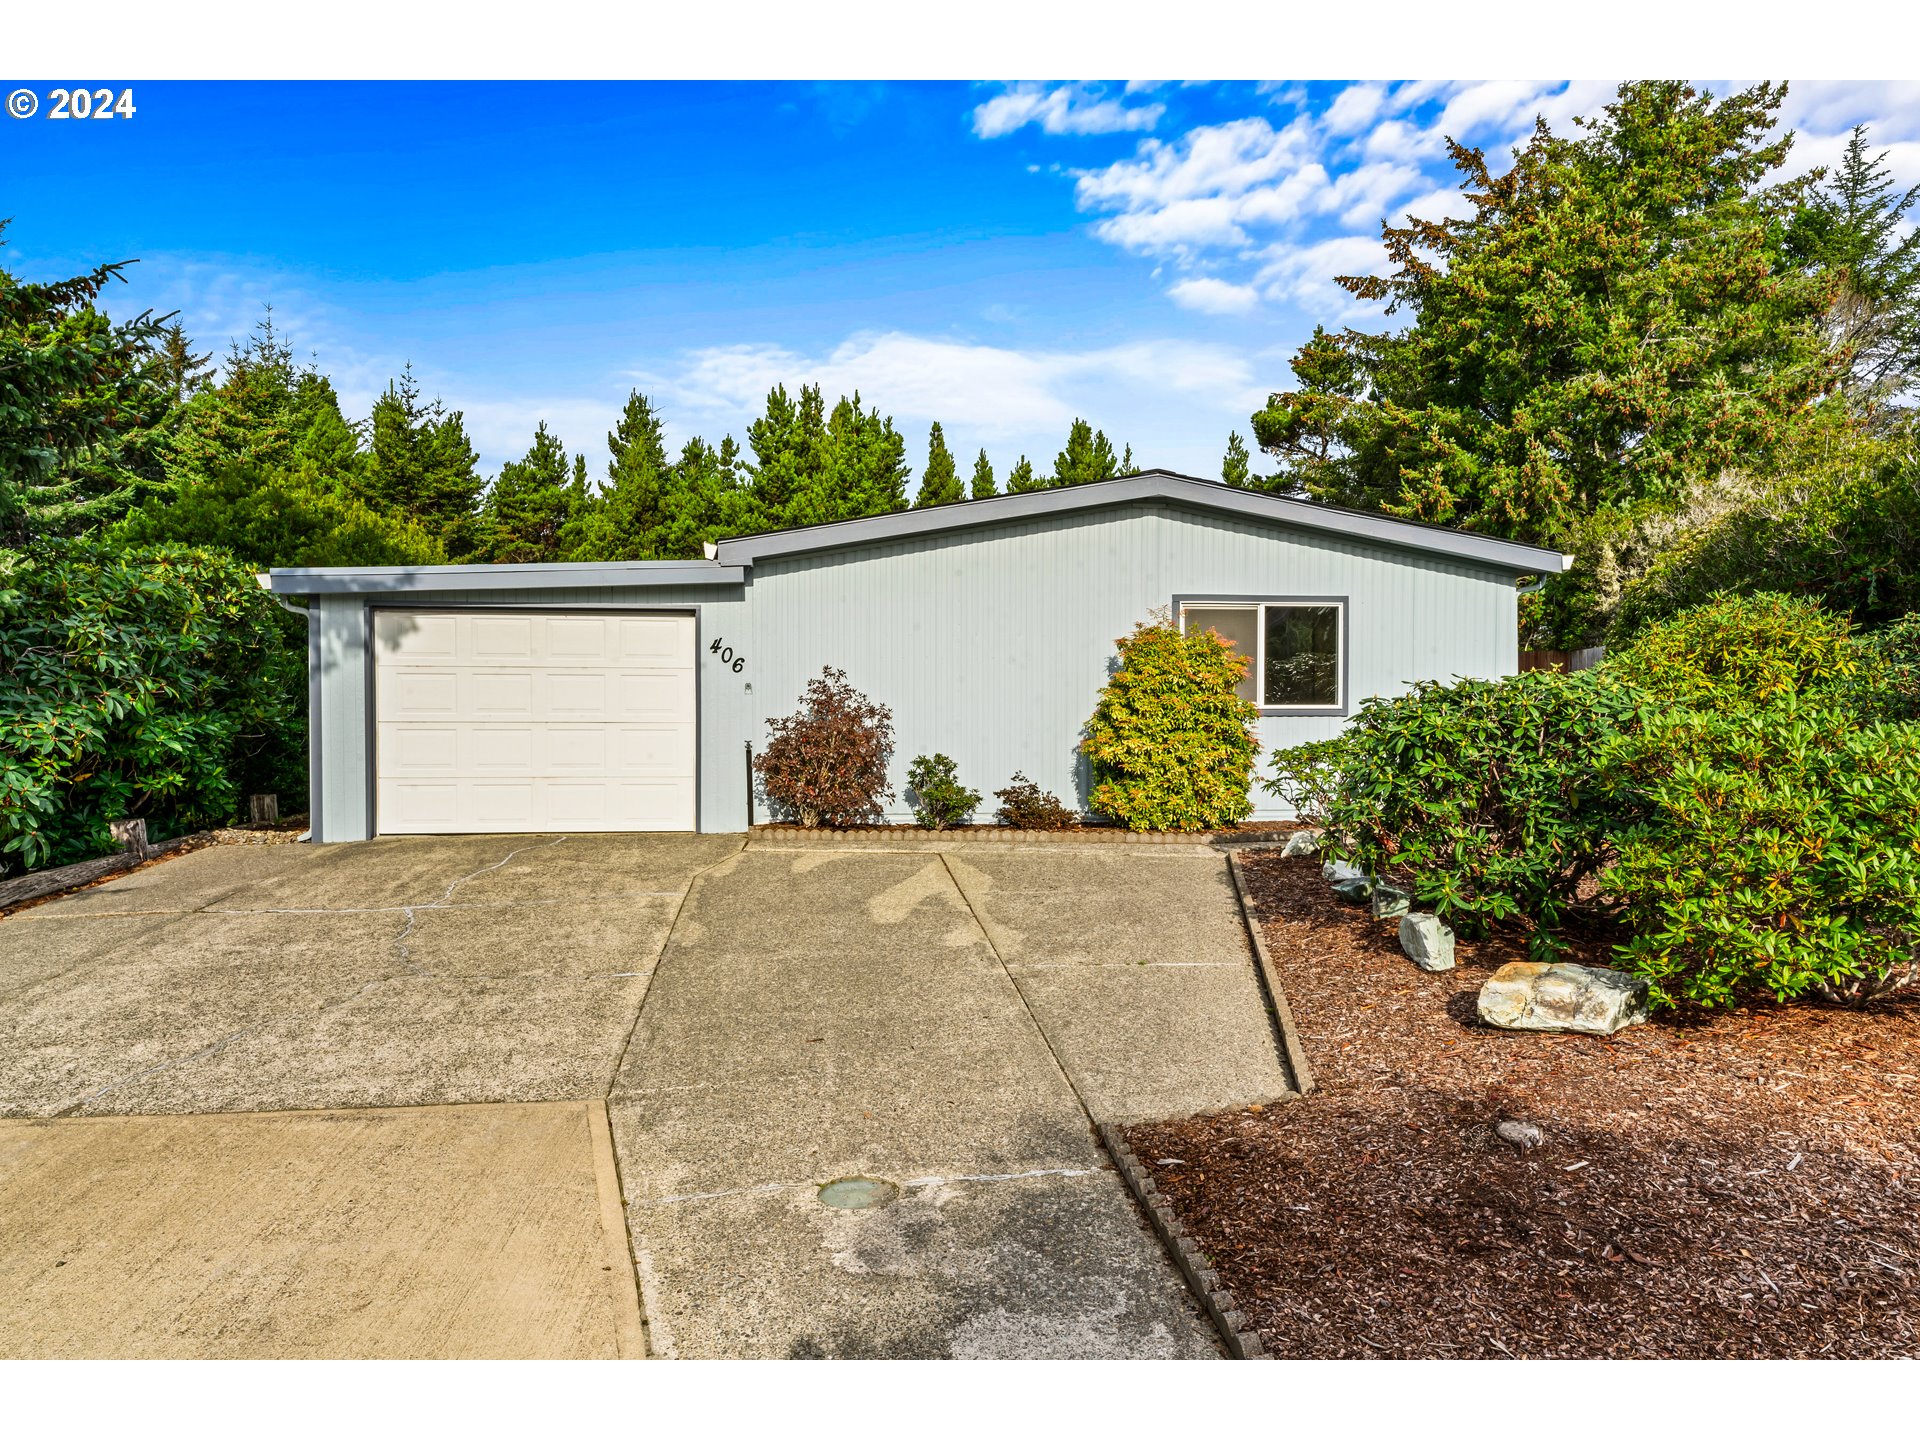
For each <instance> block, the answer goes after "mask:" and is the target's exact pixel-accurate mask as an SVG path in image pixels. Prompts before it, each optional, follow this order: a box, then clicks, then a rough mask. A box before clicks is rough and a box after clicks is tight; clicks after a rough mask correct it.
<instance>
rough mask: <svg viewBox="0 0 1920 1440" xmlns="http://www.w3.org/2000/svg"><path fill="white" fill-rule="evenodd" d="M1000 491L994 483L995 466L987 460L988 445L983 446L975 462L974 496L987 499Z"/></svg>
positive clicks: (976, 498)
mask: <svg viewBox="0 0 1920 1440" xmlns="http://www.w3.org/2000/svg"><path fill="white" fill-rule="evenodd" d="M998 493H999V492H998V491H996V490H995V489H994V485H993V466H992V465H991V464H989V463H988V461H987V451H986V447H985V446H982V447H981V449H980V455H979V457H978V458H977V459H976V460H975V461H974V462H973V498H974V499H975V500H985V499H987V498H989V497H990V496H992V495H995V494H998Z"/></svg>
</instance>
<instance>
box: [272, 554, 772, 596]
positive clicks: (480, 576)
mask: <svg viewBox="0 0 1920 1440" xmlns="http://www.w3.org/2000/svg"><path fill="white" fill-rule="evenodd" d="M746 578H747V572H746V571H745V570H744V569H741V568H739V567H736V566H728V565H720V564H716V563H715V562H713V561H711V560H630V561H623V562H616V563H612V564H574V563H568V564H551V565H546V564H540V565H372V566H367V567H364V568H359V569H356V568H352V567H348V566H326V567H321V568H312V569H291V570H274V571H270V572H269V573H268V574H267V576H266V581H267V588H268V589H270V590H272V591H273V593H274V594H276V595H379V594H389V595H419V594H426V593H431V592H433V591H437V590H557V589H580V590H590V589H597V588H613V587H623V588H642V587H646V586H651V585H740V584H744V583H745V581H746Z"/></svg>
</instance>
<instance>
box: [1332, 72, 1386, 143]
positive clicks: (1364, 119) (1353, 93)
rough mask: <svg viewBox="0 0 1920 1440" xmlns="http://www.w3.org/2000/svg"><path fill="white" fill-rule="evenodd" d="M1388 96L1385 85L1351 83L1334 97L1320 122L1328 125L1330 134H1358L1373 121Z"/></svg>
mask: <svg viewBox="0 0 1920 1440" xmlns="http://www.w3.org/2000/svg"><path fill="white" fill-rule="evenodd" d="M1386 98H1387V87H1386V86H1384V85H1380V84H1376V83H1371V82H1369V83H1368V84H1365V85H1349V86H1347V88H1346V89H1344V90H1342V91H1341V92H1340V93H1339V94H1338V95H1336V96H1334V97H1333V104H1331V105H1329V106H1328V107H1327V113H1326V114H1325V115H1323V116H1322V117H1321V120H1320V123H1321V124H1323V125H1324V126H1326V129H1327V133H1328V134H1329V135H1357V134H1359V133H1360V132H1361V131H1362V130H1364V129H1366V128H1367V126H1369V125H1371V124H1372V123H1373V117H1374V116H1376V115H1378V114H1379V113H1380V106H1381V104H1382V103H1383V102H1384V101H1385V100H1386Z"/></svg>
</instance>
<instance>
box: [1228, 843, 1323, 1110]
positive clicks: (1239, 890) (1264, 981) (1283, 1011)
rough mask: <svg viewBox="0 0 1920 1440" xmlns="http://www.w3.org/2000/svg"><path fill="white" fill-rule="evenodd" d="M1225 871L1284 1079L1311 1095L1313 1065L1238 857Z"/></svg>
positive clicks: (1230, 856)
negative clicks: (1230, 879)
mask: <svg viewBox="0 0 1920 1440" xmlns="http://www.w3.org/2000/svg"><path fill="white" fill-rule="evenodd" d="M1227 870H1228V873H1229V874H1231V875H1232V876H1233V894H1234V898H1235V899H1236V900H1238V901H1239V902H1240V921H1241V923H1242V924H1243V925H1245V926H1246V929H1247V939H1248V941H1249V942H1250V943H1251V944H1252V946H1253V959H1254V967H1253V968H1254V972H1255V973H1256V974H1257V975H1258V976H1259V977H1260V989H1261V991H1262V993H1264V994H1265V996H1266V999H1267V1015H1268V1018H1270V1019H1271V1020H1272V1022H1273V1027H1274V1031H1275V1033H1276V1035H1277V1036H1278V1038H1279V1041H1280V1055H1281V1058H1282V1059H1283V1060H1284V1061H1285V1062H1286V1067H1287V1078H1288V1079H1290V1080H1292V1081H1293V1088H1294V1090H1295V1092H1296V1093H1298V1094H1300V1095H1308V1094H1311V1093H1312V1091H1313V1088H1314V1079H1313V1065H1312V1062H1310V1061H1309V1060H1308V1059H1307V1047H1306V1045H1305V1044H1304V1043H1303V1042H1302V1040H1301V1039H1300V1030H1299V1027H1298V1026H1296V1025H1295V1024H1294V1023H1293V1008H1292V1007H1291V1006H1290V1005H1288V1004H1287V992H1286V989H1285V987H1284V986H1282V985H1281V983H1280V972H1279V971H1278V970H1277V969H1275V968H1274V964H1273V956H1272V954H1271V953H1269V952H1268V950H1267V942H1266V938H1265V937H1264V936H1263V935H1262V934H1261V933H1260V922H1259V921H1258V920H1257V919H1256V918H1255V916H1254V913H1253V904H1252V902H1251V900H1249V899H1248V896H1247V882H1246V877H1245V876H1244V875H1243V874H1241V871H1240V857H1239V856H1238V855H1237V854H1234V853H1233V852H1231V851H1229V852H1228V853H1227Z"/></svg>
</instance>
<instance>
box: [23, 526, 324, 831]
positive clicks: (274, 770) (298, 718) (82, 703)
mask: <svg viewBox="0 0 1920 1440" xmlns="http://www.w3.org/2000/svg"><path fill="white" fill-rule="evenodd" d="M304 629H305V627H304V626H302V625H301V623H300V622H299V621H298V620H297V619H295V618H294V617H293V616H290V615H287V614H286V613H284V612H283V611H281V610H280V609H278V608H277V607H276V606H275V605H274V604H273V602H272V601H271V600H269V599H268V598H267V596H266V595H265V594H264V593H263V592H262V591H261V590H260V588H259V586H258V585H257V584H256V582H255V580H254V577H253V574H252V572H251V571H250V570H249V569H248V568H247V567H245V566H242V565H240V564H239V563H237V562H236V561H234V560H233V559H231V558H230V557H228V556H226V555H223V554H220V553H218V552H215V551H207V550H192V549H186V548H182V547H177V546H156V547H151V548H145V549H132V550H116V551H109V550H106V549H104V548H101V547H97V546H93V545H87V544H83V543H79V542H73V543H69V544H66V545H57V546H55V545H49V546H46V547H44V548H38V549H33V550H28V551H25V552H13V553H11V554H9V555H5V556H0V865H4V866H5V867H7V868H8V869H34V868H38V867H41V866H44V865H49V864H55V865H57V864H64V863H66V862H68V861H72V860H80V859H85V858H87V857H88V856H91V855H96V854H100V853H103V852H105V851H107V850H109V849H111V848H112V839H111V837H110V836H109V834H108V830H107V825H108V822H109V821H111V820H115V819H119V818H122V817H129V816H131V817H141V818H144V819H145V820H146V821H147V829H148V834H149V835H150V836H152V837H153V838H155V839H159V838H162V837H165V836H167V835H170V834H175V833H180V832H183V831H186V830H191V829H195V828H198V827H202V826H207V825H213V824H221V823H226V822H228V821H231V820H233V819H234V818H236V816H237V813H238V810H239V807H240V805H241V803H242V800H243V797H244V796H245V795H246V794H248V793H249V792H251V791H255V790H273V791H279V792H282V793H287V794H297V793H299V792H301V791H304V790H305V788H306V780H305V747H306V715H305V711H306V674H305V672H306V663H305V662H306V655H305V633H304Z"/></svg>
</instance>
